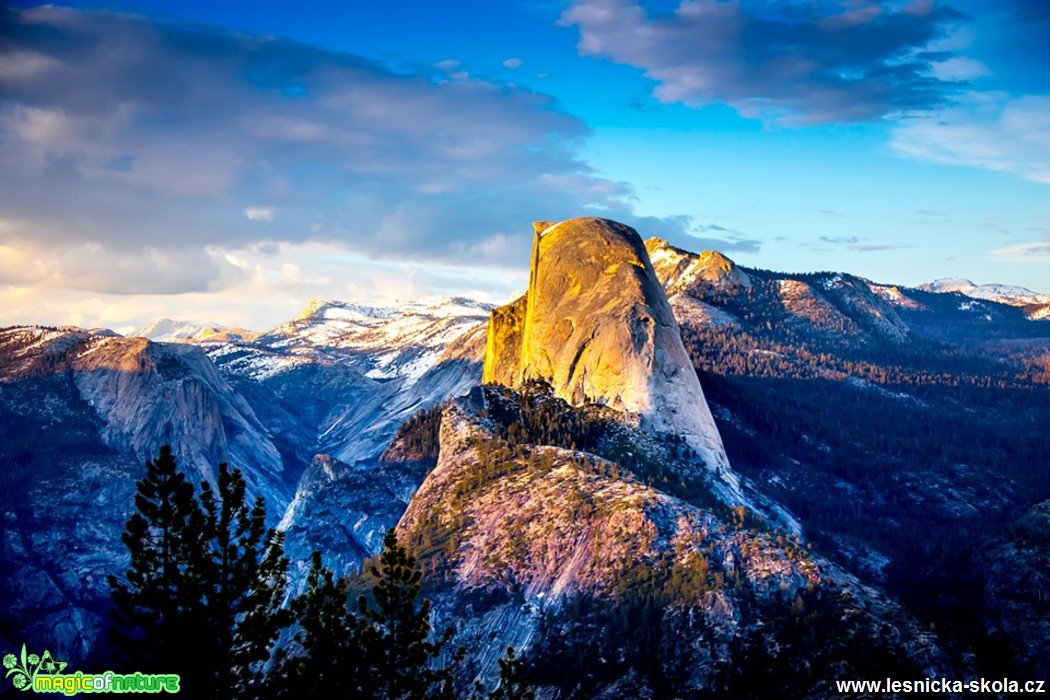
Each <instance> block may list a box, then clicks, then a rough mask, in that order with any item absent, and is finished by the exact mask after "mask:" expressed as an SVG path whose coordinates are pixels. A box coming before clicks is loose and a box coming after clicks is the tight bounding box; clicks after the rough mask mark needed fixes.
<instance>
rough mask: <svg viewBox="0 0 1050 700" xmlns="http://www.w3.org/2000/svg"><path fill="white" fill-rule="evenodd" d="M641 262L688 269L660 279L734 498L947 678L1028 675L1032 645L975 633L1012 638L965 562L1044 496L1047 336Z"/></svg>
mask: <svg viewBox="0 0 1050 700" xmlns="http://www.w3.org/2000/svg"><path fill="white" fill-rule="evenodd" d="M648 245H649V247H650V249H651V250H652V251H655V252H653V257H654V259H658V258H659V257H660V256H661V255H664V256H668V255H673V256H675V257H681V256H685V262H684V263H683V264H678V265H676V266H675V267H673V268H661V267H660V266H656V269H657V270H658V272H659V271H661V270H664V274H665V276H664V277H662V278H661V281H662V282H663V283H664V285H665V287H666V288H667V289H669V290H672V291H675V294H674V295H673V296H672V297H671V304H672V307H673V308H674V309H675V311H676V315H677V316H678V320H679V323H680V326H681V329H682V334H683V340H684V342H685V346H686V348H687V350H688V351H689V353H690V355H691V357H692V359H693V362H694V364H695V365H696V367H697V369H698V372H699V374H700V381H701V384H702V385H703V387H704V392H705V396H706V397H707V399H708V401H709V402H711V405H712V413H713V415H714V416H715V420H716V422H717V424H718V428H719V432H720V433H721V435H722V438H723V442H724V445H725V448H726V453H727V455H728V457H729V460H730V462H731V463H732V465H733V467H734V469H735V470H736V471H737V472H739V473H740V474H741V475H742V476H743V480H744V482H745V483H747V484H750V485H752V486H753V487H754V488H755V489H757V490H759V491H760V492H761V493H763V494H764V495H765V496H766V497H767V498H768V499H770V500H771V501H774V502H776V503H779V504H781V505H783V506H784V507H785V508H787V509H788V510H789V511H790V512H791V513H793V514H794V515H795V516H796V517H797V518H798V519H799V520H800V522H801V523H802V527H803V531H804V532H805V534H806V536H807V537H808V538H809V541H810V542H812V543H813V544H814V546H815V548H816V549H817V550H819V551H820V552H821V553H823V554H824V555H826V556H828V557H829V558H830V559H831V560H832V561H834V562H836V563H837V564H839V565H840V566H843V567H844V568H846V569H847V570H848V571H850V572H851V573H853V574H855V575H857V576H859V577H860V578H861V579H862V580H864V581H865V582H866V583H868V584H869V585H873V586H877V587H879V588H883V589H886V590H887V591H888V592H889V593H891V594H892V595H894V596H896V597H898V598H899V599H900V600H902V601H903V602H904V603H905V604H906V606H907V607H908V609H909V610H910V611H912V612H913V613H915V614H916V615H918V616H919V617H920V618H921V619H922V620H923V621H924V622H926V623H928V624H933V625H936V627H937V629H938V630H939V631H940V632H941V634H942V635H943V636H944V637H945V638H946V639H947V640H948V641H947V643H948V646H949V649H950V654H951V656H952V658H953V663H955V664H956V665H957V667H958V668H974V666H976V669H979V670H981V671H982V672H984V671H986V672H989V673H991V672H996V671H1000V670H1002V669H1005V668H1012V669H1014V671H1015V672H1016V671H1017V669H1025V670H1026V671H1028V672H1037V671H1038V667H1033V666H1031V665H1026V664H1029V663H1030V661H1026V659H1027V660H1032V659H1038V658H1039V656H1040V654H1039V651H1038V650H1039V649H1043V648H1045V644H1046V640H1045V638H1041V637H1039V636H1038V634H1033V636H1031V637H1025V636H1024V635H1023V634H1020V633H1013V632H1004V634H1005V635H1006V636H1007V637H1009V638H1010V643H1009V644H1007V643H1004V641H1003V637H1002V636H998V637H997V636H996V633H995V632H994V631H993V630H994V629H995V627H994V626H991V625H989V624H982V623H979V622H973V621H974V620H999V619H1003V617H1004V616H1005V620H1006V621H1005V622H999V623H997V624H998V625H999V629H1002V630H1015V631H1016V630H1019V629H1020V627H1021V626H1022V625H1020V624H1019V617H1020V616H1018V615H1017V611H1018V610H1020V609H1021V608H1020V606H1013V607H1012V608H1008V609H1007V610H1006V611H1005V612H1004V611H1003V610H1002V609H1001V607H1000V605H999V603H998V600H999V598H998V596H999V595H1001V594H996V595H992V593H991V592H992V591H994V590H996V586H997V585H998V583H997V582H999V581H1001V580H1002V576H1001V574H1000V573H997V569H996V568H995V567H994V566H992V565H991V564H990V563H989V562H990V561H991V560H990V559H988V558H983V557H981V556H979V555H978V553H979V552H982V551H985V550H994V548H995V544H994V543H995V542H996V541H998V540H997V538H999V537H1000V536H1001V533H1002V532H1003V531H1004V530H1005V529H1008V528H1010V527H1011V523H1013V522H1014V520H1015V519H1016V518H1017V517H1019V515H1020V514H1021V513H1023V512H1024V511H1025V510H1026V509H1028V508H1030V507H1032V506H1033V505H1035V504H1037V503H1040V502H1042V501H1045V500H1046V499H1047V498H1048V497H1050V470H1048V467H1047V465H1048V464H1050V461H1048V460H1050V449H1048V447H1047V444H1046V441H1045V439H1044V438H1043V430H1042V428H1041V427H1040V426H1042V425H1045V424H1046V422H1047V421H1050V327H1048V326H1046V325H1045V324H1042V323H1033V322H1031V321H1029V320H1028V319H1026V317H1025V315H1024V313H1023V309H1022V308H1019V307H1014V306H1007V305H1003V304H999V303H996V302H991V301H976V300H969V299H964V303H960V301H959V299H960V297H959V295H956V294H941V293H934V292H928V291H923V290H917V289H908V288H904V287H898V286H894V285H889V284H880V283H876V282H872V281H869V280H864V279H862V278H859V277H855V276H851V275H847V274H844V273H816V274H791V273H776V272H770V271H765V270H756V269H745V268H737V269H739V270H740V272H741V273H742V274H745V275H747V280H748V285H747V286H744V285H743V284H740V283H738V282H735V283H734V282H728V283H727V282H724V281H720V279H721V278H718V277H714V278H712V277H711V276H710V275H708V276H707V278H705V276H704V275H694V279H695V281H693V282H689V281H685V282H683V280H682V279H681V278H680V277H677V276H676V275H675V274H674V270H675V269H691V268H692V267H693V266H697V265H701V264H702V263H701V260H702V259H704V258H705V256H704V255H703V254H693V253H688V252H686V251H680V250H672V251H669V252H664V250H665V249H666V247H667V246H666V244H665V243H664V242H662V241H658V240H653V239H651V240H650V241H648ZM717 267H718V269H724V268H725V267H726V265H725V263H723V262H721V261H719V262H718V265H717ZM966 302H972V304H974V305H979V307H978V306H971V305H970V304H969V303H966ZM683 309H684V310H686V311H687V313H682V310H683ZM975 309H979V312H978V311H975ZM693 310H697V311H695V312H694V311H693ZM1014 561H1017V559H1016V558H1015V560H1014ZM1011 585H1012V584H1011ZM1007 587H1009V586H1007ZM1011 610H1012V611H1013V613H1012V615H1013V616H1012V617H1011Z"/></svg>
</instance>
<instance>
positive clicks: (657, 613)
mask: <svg viewBox="0 0 1050 700" xmlns="http://www.w3.org/2000/svg"><path fill="white" fill-rule="evenodd" d="M548 401H550V399H548ZM554 401H557V400H556V399H555V400H554ZM529 406H530V399H529V397H528V396H526V395H522V394H518V393H517V392H514V391H511V390H507V389H504V388H502V387H495V386H484V387H478V388H476V389H474V390H472V391H471V392H470V394H468V395H467V396H465V397H463V398H460V399H457V400H456V401H454V402H453V403H452V404H451V405H450V406H449V407H448V408H446V409H445V411H444V414H443V417H442V423H441V430H440V456H439V459H438V463H437V466H436V467H435V468H434V470H433V471H432V472H431V473H430V474H429V475H428V476H427V478H426V480H425V481H424V482H423V484H422V486H420V488H419V490H418V491H417V492H416V494H415V496H414V497H413V498H412V501H411V503H410V504H409V506H408V510H407V511H406V512H405V515H404V517H402V519H401V521H400V523H399V525H398V531H399V536H400V537H401V538H402V539H403V540H404V541H407V542H409V543H410V545H411V546H412V547H413V549H414V550H415V551H417V552H419V553H420V556H421V561H422V563H423V565H424V568H425V570H426V571H427V580H428V581H429V582H430V585H431V586H433V590H432V592H431V595H433V596H434V599H435V611H436V614H437V615H438V619H439V621H440V625H443V624H445V623H454V624H455V625H456V626H457V628H458V633H457V642H458V643H462V644H464V645H465V646H466V647H467V649H468V651H469V653H470V656H471V659H472V660H473V662H475V663H476V664H477V666H476V668H477V669H478V672H479V674H480V675H481V676H482V677H486V676H491V675H492V674H493V673H494V672H495V670H496V658H497V657H498V656H499V654H500V653H501V652H502V650H503V649H505V648H506V647H507V645H513V646H515V647H516V648H517V650H518V651H519V653H522V654H524V656H525V657H526V658H528V659H529V660H530V661H531V662H532V663H534V664H535V665H536V668H538V669H539V673H540V674H541V678H540V682H541V684H542V685H544V686H547V687H546V688H545V689H544V693H546V694H545V695H543V697H645V696H649V695H647V694H650V695H651V696H654V697H657V696H664V695H666V696H668V697H672V696H673V697H684V696H689V693H691V692H703V691H715V690H722V691H724V692H727V694H730V695H732V694H733V693H736V692H740V693H745V692H746V690H745V686H747V684H749V683H751V682H752V680H754V679H742V678H741V677H740V676H739V675H738V674H739V673H741V672H743V673H744V674H751V675H753V676H754V677H755V678H760V677H762V676H763V674H768V676H769V678H761V682H762V683H765V682H767V681H775V679H776V678H777V674H792V673H797V677H796V678H794V679H793V680H794V681H795V682H796V683H797V685H796V687H806V686H807V685H808V684H810V683H822V682H823V683H826V682H828V679H830V678H832V677H833V676H831V675H826V677H824V678H822V677H821V676H822V675H825V674H831V673H832V670H831V669H830V667H825V666H824V664H829V665H830V664H835V672H836V673H846V671H845V670H844V669H850V670H851V671H852V672H855V673H860V674H861V675H863V673H865V672H868V673H871V674H873V675H872V677H880V676H878V675H877V669H885V668H886V666H885V664H890V663H891V661H892V663H897V664H905V666H906V667H908V668H911V669H914V670H915V671H916V672H921V673H940V672H942V671H943V669H944V666H943V657H942V655H941V653H940V651H939V650H938V648H937V646H936V643H935V641H934V640H933V639H932V638H931V637H930V636H929V635H927V634H926V633H924V632H923V631H922V630H921V629H920V628H919V627H918V625H916V624H915V622H914V621H913V620H911V619H910V618H909V617H908V616H907V615H906V614H905V613H904V612H903V611H902V610H901V609H900V608H899V607H898V606H897V605H895V604H894V603H892V602H891V601H889V600H888V599H886V598H885V597H884V596H882V595H881V594H879V593H877V592H875V591H873V590H871V589H869V588H867V587H865V586H863V585H861V584H860V583H858V582H857V581H856V580H855V579H853V578H852V577H851V576H849V575H848V574H845V573H844V572H843V571H841V570H840V569H838V568H836V567H835V566H834V565H832V564H830V563H829V562H827V561H825V560H823V559H821V558H820V557H817V556H814V555H813V554H812V553H810V552H809V551H807V549H806V547H805V545H804V544H803V543H802V542H800V541H799V540H798V539H797V538H796V537H794V536H792V535H789V534H787V533H784V532H783V531H776V530H774V529H768V528H767V527H766V526H765V525H763V524H762V522H761V520H760V519H755V518H754V517H753V516H751V515H750V514H749V513H748V512H747V511H746V509H743V508H735V509H731V508H729V507H727V506H725V505H722V504H720V503H719V502H718V500H717V499H711V494H710V493H706V494H705V493H704V492H703V490H702V489H698V490H692V491H689V492H688V493H683V491H685V489H679V488H678V485H677V484H675V483H674V482H671V483H670V484H668V483H666V482H665V481H663V480H662V479H644V480H643V474H642V471H641V470H632V469H629V468H628V467H627V465H628V464H630V463H631V462H630V461H629V460H625V459H623V458H622V457H617V461H614V460H611V459H608V458H606V457H602V456H599V455H598V454H597V453H596V452H594V451H590V450H580V449H570V448H568V447H563V446H558V445H556V444H543V443H545V442H547V443H550V442H565V441H566V439H567V437H566V436H565V435H562V436H561V437H560V438H558V437H557V436H556V435H557V429H555V430H553V431H551V429H550V428H549V426H550V425H560V424H561V422H559V421H558V420H557V419H554V420H553V421H550V420H542V421H537V422H534V423H533V426H534V427H535V429H536V430H538V431H540V432H546V433H547V434H548V436H550V435H555V437H554V438H553V439H550V438H548V439H547V440H544V439H543V438H541V437H540V435H539V433H530V432H529V431H528V429H527V428H525V429H522V428H521V426H522V425H525V424H527V423H528V421H527V420H525V422H524V423H522V421H523V420H524V419H523V415H524V413H523V412H527V411H528V410H530V408H529ZM563 406H564V409H563V410H564V413H563V414H562V419H563V420H566V421H572V420H573V418H572V416H579V414H580V413H584V414H587V413H589V412H590V409H572V408H570V407H568V406H566V405H564V404H563ZM535 409H536V406H535V405H533V406H532V408H531V410H535ZM598 412H599V413H600V411H598ZM583 420H584V421H586V420H587V418H584V419H583ZM515 426H517V427H515ZM523 430H524V432H523ZM628 430H634V431H636V434H635V435H634V436H633V439H630V440H629V441H628V443H629V444H631V445H633V446H635V448H636V454H637V452H645V451H647V450H649V449H651V447H647V440H646V439H645V437H644V436H643V435H640V434H637V433H640V432H641V431H639V430H638V429H628ZM602 442H603V441H602V439H601V438H600V437H599V438H596V445H597V447H596V448H593V449H596V450H597V451H605V448H603V446H602ZM666 459H667V455H666V454H660V456H659V458H658V459H656V460H654V461H658V462H664V461H665V460H666ZM637 463H638V462H637V461H636V462H635V464H637ZM650 480H651V481H653V484H652V485H647V483H645V481H650ZM672 492H674V493H672ZM676 494H677V495H676ZM807 616H808V621H806V622H802V620H803V618H807ZM440 625H439V626H440ZM796 625H801V626H802V627H796ZM799 629H808V630H810V632H805V633H803V636H805V635H806V634H812V635H813V636H811V637H809V638H806V639H802V638H800V637H798V636H797V635H798V630H799ZM847 640H848V641H847ZM810 645H812V646H810ZM581 658H583V659H585V661H584V662H583V665H582V666H581V665H578V664H580V661H579V659H581ZM752 664H753V665H752ZM905 666H901V667H902V668H903V667H905ZM544 669H547V671H548V672H547V673H546V675H545V676H544V675H543V672H544ZM551 669H558V670H557V672H553V671H551ZM789 669H792V670H789ZM747 687H748V688H750V686H747ZM762 690H763V691H767V690H769V689H768V688H763V689H762ZM559 693H560V694H559ZM818 695H819V693H818ZM761 696H765V695H761ZM807 696H809V695H807Z"/></svg>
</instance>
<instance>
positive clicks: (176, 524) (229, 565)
mask: <svg viewBox="0 0 1050 700" xmlns="http://www.w3.org/2000/svg"><path fill="white" fill-rule="evenodd" d="M245 496H246V487H245V482H244V478H243V476H242V475H241V473H240V471H238V470H233V471H230V470H229V469H228V467H227V465H226V464H221V465H219V474H218V496H216V495H215V493H214V492H213V491H212V489H211V487H210V486H208V485H207V484H205V485H204V486H203V487H202V490H201V498H200V500H199V501H198V500H197V499H196V498H195V497H194V493H193V486H192V485H191V484H190V483H189V482H188V481H186V478H185V475H183V474H182V472H180V471H179V470H178V468H177V466H176V464H175V457H174V455H173V454H172V452H171V448H170V447H168V446H167V445H165V446H163V447H161V449H160V455H159V456H158V457H157V458H156V459H155V460H153V461H151V462H149V463H148V464H147V474H146V478H144V479H143V480H141V481H139V482H138V493H137V495H136V497H135V506H136V512H135V513H133V514H132V515H131V517H129V518H128V521H127V525H126V528H125V532H124V534H123V536H122V540H123V542H124V544H125V545H126V546H127V548H128V552H129V554H130V564H129V567H128V571H127V574H126V577H125V580H124V581H121V580H118V579H117V578H116V577H114V576H110V578H109V584H110V588H111V590H112V592H113V599H114V604H115V610H114V613H113V621H114V626H113V629H112V630H111V640H112V643H113V646H114V648H115V656H116V660H117V661H118V662H120V663H121V665H122V666H124V669H123V670H126V671H150V672H161V673H178V674H179V675H180V681H181V683H180V686H181V687H182V689H183V690H184V691H185V694H186V695H188V696H191V697H195V698H198V700H200V699H202V698H210V697H214V698H223V699H225V698H233V697H238V698H254V697H260V696H262V695H263V694H264V688H263V679H262V676H261V666H262V664H263V662H265V661H266V660H267V659H268V658H269V656H270V651H271V648H272V646H273V644H274V642H275V641H276V639H277V636H278V634H279V633H280V630H281V628H283V627H285V626H287V625H288V624H290V622H291V614H290V612H288V611H282V610H281V603H282V601H283V597H284V590H285V583H286V574H287V568H288V561H287V558H286V557H285V556H284V547H283V535H282V534H280V533H277V532H275V531H273V530H270V531H268V532H267V531H266V528H265V520H266V508H265V504H264V503H263V501H262V499H257V500H256V502H255V504H254V505H253V506H251V507H250V506H249V505H248V503H247V502H246V501H245Z"/></svg>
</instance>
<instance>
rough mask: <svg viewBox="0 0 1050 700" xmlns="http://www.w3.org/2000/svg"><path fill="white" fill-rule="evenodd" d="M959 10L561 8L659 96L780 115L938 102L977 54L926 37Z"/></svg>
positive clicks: (589, 51) (872, 114) (629, 0)
mask: <svg viewBox="0 0 1050 700" xmlns="http://www.w3.org/2000/svg"><path fill="white" fill-rule="evenodd" d="M961 19H962V15H961V14H959V13H958V12H957V11H955V10H953V9H951V8H950V7H947V6H945V5H942V4H937V3H933V2H912V3H907V4H906V5H898V4H896V3H882V2H875V1H873V0H827V1H825V2H802V1H796V2H775V3H774V2H724V1H723V0H680V2H679V3H678V4H677V7H675V8H674V10H673V12H664V13H658V12H655V11H654V12H650V11H649V10H648V9H646V7H645V6H644V5H643V4H642V3H641V2H636V0H574V1H573V2H571V3H570V5H569V7H568V9H567V10H566V11H565V12H564V14H563V15H562V17H561V23H562V24H563V25H566V26H570V25H575V26H578V27H579V30H580V41H579V44H578V49H579V52H580V53H581V54H583V55H588V56H597V57H602V58H608V59H611V60H613V61H616V62H617V63H624V64H627V65H631V66H636V67H638V68H641V69H642V70H644V71H645V74H646V76H647V77H649V78H651V79H652V80H654V81H656V83H657V86H656V88H655V89H654V91H653V94H654V95H655V96H656V97H657V98H658V99H660V100H661V101H663V102H681V103H684V104H686V105H688V106H691V107H702V106H705V105H707V104H711V103H718V102H721V103H725V104H728V105H730V106H732V107H733V108H735V109H736V110H737V111H738V112H740V113H741V114H742V115H744V116H747V117H762V118H772V119H774V120H776V121H779V122H781V123H796V124H801V123H825V122H836V121H844V122H856V121H866V120H873V119H877V118H881V117H884V116H887V115H892V114H896V113H899V112H901V111H907V110H912V109H925V108H929V107H932V106H935V105H938V104H941V103H942V102H943V101H944V99H945V96H946V95H947V94H948V93H950V92H952V91H953V90H954V89H955V87H956V86H955V85H954V81H955V80H956V79H957V78H955V77H952V78H945V77H943V76H939V75H937V70H935V69H934V67H933V65H932V64H933V63H934V62H938V65H939V66H940V68H939V70H940V71H941V73H942V74H946V73H951V72H955V73H956V74H958V73H961V72H963V71H968V72H969V73H971V74H972V73H973V72H974V71H975V70H976V66H975V65H974V64H973V63H967V62H952V57H950V56H945V55H944V50H943V49H942V50H940V51H932V50H930V48H929V45H930V44H931V43H932V42H936V41H938V40H941V39H943V38H945V37H947V36H949V35H950V34H951V33H952V32H953V31H955V29H956V27H955V24H956V23H957V22H959V21H960V20H961Z"/></svg>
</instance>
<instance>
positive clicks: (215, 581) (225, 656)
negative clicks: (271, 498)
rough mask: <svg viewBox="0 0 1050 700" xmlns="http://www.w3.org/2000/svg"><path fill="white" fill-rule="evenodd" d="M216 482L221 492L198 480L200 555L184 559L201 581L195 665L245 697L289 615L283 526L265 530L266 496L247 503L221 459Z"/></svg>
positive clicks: (218, 692) (216, 687)
mask: <svg viewBox="0 0 1050 700" xmlns="http://www.w3.org/2000/svg"><path fill="white" fill-rule="evenodd" d="M218 487H219V496H218V498H216V496H215V494H214V493H213V492H212V490H211V487H210V486H209V485H208V484H203V485H202V487H201V498H200V502H201V506H202V511H203V518H202V528H201V531H200V532H199V533H198V534H199V539H200V542H201V544H202V545H203V546H202V549H201V552H202V556H198V557H193V558H191V559H190V561H189V562H188V567H189V570H190V572H191V573H192V574H193V575H194V576H195V577H196V578H197V579H198V580H199V581H201V582H203V583H204V586H205V598H204V601H203V602H204V605H203V607H202V609H201V612H202V613H203V615H204V616H203V618H202V619H201V620H199V621H198V624H199V625H200V627H199V628H200V629H202V630H204V629H206V630H208V634H207V637H206V640H207V643H208V644H210V645H211V649H209V654H208V656H207V659H208V660H207V661H206V662H204V663H200V664H198V666H197V668H198V669H199V671H200V672H202V673H205V674H207V676H208V677H209V680H210V681H211V684H210V685H211V687H212V688H213V691H211V692H212V693H213V695H214V696H215V697H219V698H226V697H234V696H237V697H245V696H248V695H251V694H252V692H253V691H254V690H255V689H257V688H258V686H259V685H260V683H261V682H262V679H261V678H260V677H259V667H260V666H261V665H262V663H263V662H265V661H266V660H267V659H268V658H269V656H270V648H271V647H272V646H273V643H274V642H275V641H276V639H277V636H278V634H279V633H280V630H281V628H282V627H286V626H287V625H288V624H290V622H291V616H290V612H289V611H286V610H281V609H280V606H281V603H282V599H283V597H284V589H285V581H286V572H287V568H288V562H287V558H286V557H285V556H284V547H283V542H284V535H283V533H278V532H276V531H274V530H270V531H269V532H267V531H266V506H265V504H264V502H263V499H262V498H257V499H256V501H255V504H254V505H253V506H252V507H250V508H249V506H248V502H247V500H246V491H247V488H246V484H245V482H244V476H243V475H242V474H241V472H240V470H239V469H234V470H232V471H231V470H230V469H229V467H228V466H227V465H226V464H225V463H223V464H220V465H219V474H218Z"/></svg>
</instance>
